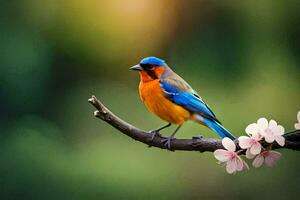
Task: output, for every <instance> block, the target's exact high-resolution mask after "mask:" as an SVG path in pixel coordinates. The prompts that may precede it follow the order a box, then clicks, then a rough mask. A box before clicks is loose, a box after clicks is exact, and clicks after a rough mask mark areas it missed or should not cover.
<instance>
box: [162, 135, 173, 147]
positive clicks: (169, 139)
mask: <svg viewBox="0 0 300 200" xmlns="http://www.w3.org/2000/svg"><path fill="white" fill-rule="evenodd" d="M172 139H174V138H170V137H168V138H164V139H162V140H161V142H162V143H163V144H164V145H165V147H166V148H167V149H169V150H171V141H172Z"/></svg>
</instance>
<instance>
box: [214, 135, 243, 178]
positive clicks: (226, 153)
mask: <svg viewBox="0 0 300 200" xmlns="http://www.w3.org/2000/svg"><path fill="white" fill-rule="evenodd" d="M222 145H223V147H224V148H225V149H226V150H224V149H217V150H215V152H214V156H215V158H216V159H217V160H219V161H220V163H224V165H226V171H227V172H228V173H229V174H234V173H236V172H237V171H242V170H243V169H249V167H248V165H247V163H246V162H245V161H243V160H242V159H241V158H240V156H239V155H238V154H237V153H236V152H235V150H236V146H235V144H234V142H233V141H232V140H231V139H229V138H227V137H225V138H223V140H222Z"/></svg>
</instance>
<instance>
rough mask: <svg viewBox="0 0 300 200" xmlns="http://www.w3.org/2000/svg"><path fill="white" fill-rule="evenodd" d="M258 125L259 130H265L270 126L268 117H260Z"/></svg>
mask: <svg viewBox="0 0 300 200" xmlns="http://www.w3.org/2000/svg"><path fill="white" fill-rule="evenodd" d="M257 126H258V128H259V130H264V129H266V128H268V127H269V123H268V120H267V119H266V118H259V119H258V120H257Z"/></svg>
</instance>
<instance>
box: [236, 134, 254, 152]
mask: <svg viewBox="0 0 300 200" xmlns="http://www.w3.org/2000/svg"><path fill="white" fill-rule="evenodd" d="M238 140H239V146H240V147H241V148H242V149H248V148H249V147H251V140H252V139H251V138H250V137H247V136H241V137H239V138H238Z"/></svg>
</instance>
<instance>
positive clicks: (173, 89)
mask: <svg viewBox="0 0 300 200" xmlns="http://www.w3.org/2000/svg"><path fill="white" fill-rule="evenodd" d="M160 83H161V88H162V89H163V91H164V92H165V96H166V97H167V98H168V99H170V100H171V101H172V102H174V103H176V104H177V105H180V106H182V107H184V108H185V109H187V110H188V111H190V112H192V113H196V114H199V115H201V116H203V117H205V118H208V119H211V120H213V121H216V122H218V123H220V121H219V120H218V119H217V118H216V116H215V114H214V113H213V112H212V110H211V109H210V108H209V107H208V105H207V104H206V103H204V101H203V100H202V99H201V98H200V97H199V95H198V94H197V93H196V92H195V91H194V90H193V89H192V88H191V87H190V86H189V85H188V84H187V83H186V82H185V81H183V79H181V78H180V79H178V77H176V78H166V79H161V80H160Z"/></svg>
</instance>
